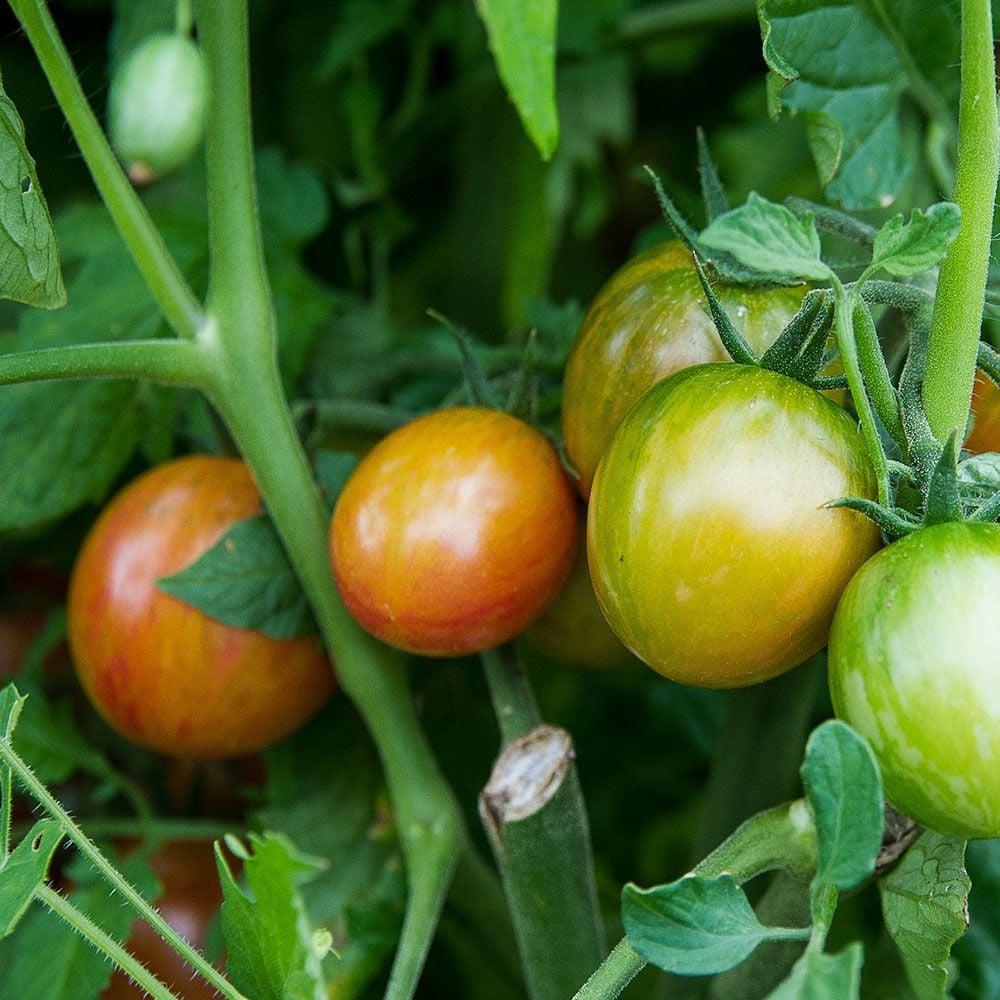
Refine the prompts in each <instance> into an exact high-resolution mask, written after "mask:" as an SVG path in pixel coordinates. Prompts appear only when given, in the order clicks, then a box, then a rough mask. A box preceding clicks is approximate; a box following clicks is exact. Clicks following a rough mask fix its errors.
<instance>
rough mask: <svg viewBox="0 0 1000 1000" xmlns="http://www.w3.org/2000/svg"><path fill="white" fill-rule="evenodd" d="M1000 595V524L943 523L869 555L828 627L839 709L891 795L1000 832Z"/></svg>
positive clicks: (943, 820) (934, 820) (931, 815)
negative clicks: (863, 739)
mask: <svg viewBox="0 0 1000 1000" xmlns="http://www.w3.org/2000/svg"><path fill="white" fill-rule="evenodd" d="M998 595H1000V525H996V524H973V523H956V524H939V525H934V526H932V527H929V528H922V529H920V530H918V531H915V532H914V533H913V534H912V535H907V536H906V537H905V538H902V539H900V540H899V541H898V542H894V543H893V544H892V545H890V546H889V547H888V548H887V549H885V550H884V551H882V552H880V553H879V554H878V555H877V556H875V558H873V559H872V560H871V561H869V562H868V563H866V564H865V566H864V567H863V568H862V569H861V570H860V572H859V573H858V574H857V575H856V576H855V577H854V579H853V580H852V581H851V583H850V585H849V586H848V587H847V589H846V590H845V591H844V596H843V597H842V598H841V601H840V606H839V607H838V608H837V614H836V617H835V618H834V621H833V628H832V630H831V633H830V649H829V670H830V694H831V696H832V699H833V705H834V709H835V711H836V713H837V715H838V716H839V717H840V718H841V719H844V720H845V721H846V722H848V723H849V724H850V725H851V726H853V727H854V728H855V729H856V730H857V731H858V732H859V733H861V734H862V735H863V736H865V737H866V738H867V740H868V742H869V743H871V746H872V749H873V750H874V751H875V756H876V757H877V758H878V761H879V765H880V766H881V769H882V779H883V782H884V784H885V791H886V796H887V797H888V798H889V800H890V801H891V802H892V803H893V804H894V805H895V806H896V807H897V808H899V809H900V810H902V811H903V812H905V813H906V814H907V815H908V816H911V817H912V818H913V819H915V820H917V821H918V822H919V823H922V824H924V825H926V826H929V827H933V828H934V829H935V830H939V831H940V832H942V833H949V834H953V835H955V836H958V837H965V838H978V837H997V836H1000V782H998V780H997V776H998V775H1000V725H998V723H997V720H998V719H1000V597H998Z"/></svg>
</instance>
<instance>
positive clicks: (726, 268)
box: [646, 167, 795, 288]
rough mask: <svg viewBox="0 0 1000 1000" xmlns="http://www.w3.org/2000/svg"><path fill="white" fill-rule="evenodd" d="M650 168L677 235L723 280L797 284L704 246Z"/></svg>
mask: <svg viewBox="0 0 1000 1000" xmlns="http://www.w3.org/2000/svg"><path fill="white" fill-rule="evenodd" d="M646 171H647V173H648V174H649V176H650V177H651V178H652V179H653V187H654V188H655V189H656V197H657V200H658V201H659V203H660V210H661V211H662V212H663V217H664V218H665V219H666V221H667V223H668V225H669V226H670V228H671V229H673V231H674V233H675V235H676V236H677V238H678V239H679V240H680V241H681V242H682V243H683V244H684V245H685V246H686V247H687V248H688V250H690V251H691V253H692V254H693V255H694V256H695V257H700V258H701V259H702V260H710V261H711V262H712V268H713V269H714V270H715V271H716V272H717V273H718V275H719V277H720V278H722V279H723V281H728V282H732V283H733V284H737V285H745V286H747V287H750V288H762V287H773V286H774V285H783V286H787V285H789V284H795V282H790V281H789V279H788V276H787V275H782V274H772V273H770V272H764V271H758V270H755V269H754V268H751V267H747V265H746V264H741V263H740V262H739V261H738V260H736V258H735V257H733V256H732V254H729V253H726V252H725V251H721V250H708V249H707V248H706V247H703V246H702V244H701V242H700V241H699V238H698V233H697V232H696V231H695V230H694V229H693V228H692V226H691V223H689V222H688V221H687V219H685V218H684V216H683V215H682V214H681V212H680V210H679V209H678V208H677V206H676V205H675V204H674V203H673V201H672V200H671V199H670V196H669V195H668V194H667V192H666V190H665V188H664V187H663V183H662V181H661V180H660V178H659V177H657V175H656V174H655V173H654V171H653V170H651V169H650V168H649V167H646Z"/></svg>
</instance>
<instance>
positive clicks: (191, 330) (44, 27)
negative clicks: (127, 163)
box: [10, 0, 204, 338]
mask: <svg viewBox="0 0 1000 1000" xmlns="http://www.w3.org/2000/svg"><path fill="white" fill-rule="evenodd" d="M10 5H11V7H12V8H13V10H14V13H15V14H16V15H17V18H18V20H19V21H20V22H21V26H22V27H23V28H24V31H25V34H27V36H28V39H29V41H30V42H31V45H32V48H33V49H34V50H35V54H36V55H37V57H38V61H39V62H40V63H41V65H42V69H43V71H44V72H45V76H46V77H47V78H48V81H49V85H50V86H51V87H52V93H53V94H55V97H56V100H57V101H58V102H59V107H60V108H62V111H63V114H64V115H65V116H66V121H67V122H68V124H69V127H70V129H71V130H72V132H73V138H74V139H76V142H77V145H78V146H79V147H80V152H81V153H82V154H83V159H84V161H85V162H86V164H87V166H88V168H89V169H90V173H91V176H92V177H93V178H94V183H95V184H96V185H97V190H98V191H99V192H100V193H101V197H102V198H103V199H104V204H105V205H106V206H107V208H108V211H109V212H110V213H111V217H112V219H114V222H115V226H116V227H117V228H118V232H119V233H120V234H121V237H122V239H123V240H124V241H125V243H126V245H127V246H128V248H129V250H130V252H131V253H132V256H133V257H134V258H135V262H136V264H137V265H138V267H139V270H140V271H141V272H142V276H143V278H145V280H146V284H147V285H148V286H149V290H150V291H151V292H152V294H153V298H155V299H156V302H157V304H158V305H159V307H160V309H161V310H162V311H163V315H164V317H166V320H167V322H168V323H169V324H170V326H171V328H172V329H173V330H174V332H175V333H177V335H178V336H181V337H188V338H193V337H194V336H195V335H196V334H197V332H198V330H199V328H200V327H201V324H202V322H203V319H204V316H203V313H202V309H201V305H200V303H199V302H198V300H197V298H195V295H194V292H192V291H191V287H190V285H188V283H187V280H186V279H185V278H184V275H183V274H182V273H181V270H180V268H179V267H178V266H177V263H176V262H175V261H174V259H173V257H171V256H170V251H169V250H167V247H166V244H165V243H164V242H163V237H162V236H161V235H160V233H159V230H158V229H157V228H156V226H155V225H154V224H153V220H152V219H150V217H149V213H148V212H147V211H146V207H145V206H144V205H143V203H142V202H141V201H140V199H139V196H138V195H137V194H136V193H135V190H134V188H133V187H132V185H131V183H130V182H129V179H128V178H127V177H126V176H125V173H124V171H123V170H122V168H121V165H120V164H119V163H118V160H117V159H116V157H115V154H114V153H113V152H112V151H111V147H110V146H109V145H108V140H107V139H106V138H105V136H104V132H103V131H102V129H101V126H100V124H99V123H98V121H97V118H96V116H95V115H94V112H93V109H92V108H91V107H90V104H89V103H88V101H87V98H86V96H85V95H84V93H83V89H82V88H81V86H80V81H79V79H78V78H77V75H76V71H75V70H74V68H73V62H72V60H71V59H70V57H69V53H68V52H67V51H66V46H65V45H64V44H63V41H62V39H61V38H60V37H59V32H58V30H57V29H56V26H55V23H54V22H53V20H52V16H51V15H50V14H49V11H48V8H47V7H46V5H45V3H44V0H10Z"/></svg>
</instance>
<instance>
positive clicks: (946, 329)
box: [923, 0, 1000, 441]
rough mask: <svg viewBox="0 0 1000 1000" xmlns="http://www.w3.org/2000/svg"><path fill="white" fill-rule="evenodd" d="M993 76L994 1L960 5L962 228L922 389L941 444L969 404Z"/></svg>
mask: <svg viewBox="0 0 1000 1000" xmlns="http://www.w3.org/2000/svg"><path fill="white" fill-rule="evenodd" d="M995 72H996V70H995V65H994V55H993V22H992V18H991V13H990V0H962V83H961V95H960V98H959V113H958V162H957V165H956V170H955V193H954V201H955V202H957V204H958V206H959V207H960V208H961V210H962V224H961V228H960V229H959V233H958V237H957V239H956V240H955V242H954V243H952V245H951V247H950V248H949V250H948V255H947V257H945V260H944V263H943V264H942V265H941V274H940V276H939V277H938V286H937V298H936V300H935V303H934V316H933V319H932V321H931V335H930V345H929V349H928V354H927V370H926V373H925V375H924V383H923V402H924V409H925V410H926V412H927V420H928V423H929V424H930V427H931V430H932V431H933V432H934V436H935V437H936V438H937V439H938V440H939V441H944V440H946V439H947V437H948V435H949V434H951V433H952V432H957V433H959V434H960V435H961V433H962V432H963V431H964V429H965V422H966V419H967V418H968V415H969V404H970V402H971V400H972V383H973V380H974V378H975V370H976V348H977V345H978V343H979V335H980V330H981V328H982V319H983V298H984V292H985V288H986V271H987V266H988V264H989V255H990V238H991V235H992V225H993V202H994V198H995V197H996V190H997V169H998V165H1000V135H998V129H997V96H996V76H995Z"/></svg>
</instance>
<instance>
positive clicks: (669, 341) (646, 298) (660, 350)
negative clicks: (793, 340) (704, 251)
mask: <svg viewBox="0 0 1000 1000" xmlns="http://www.w3.org/2000/svg"><path fill="white" fill-rule="evenodd" d="M806 291H807V289H806V288H804V287H798V288H774V289H765V290H761V289H751V288H745V287H735V286H727V285H723V284H718V285H716V286H715V292H716V294H717V295H718V297H719V299H720V301H721V302H722V304H723V306H724V307H725V309H726V312H727V313H728V315H729V317H730V318H731V319H732V320H733V323H734V324H735V325H736V327H737V329H739V330H740V332H741V333H742V334H743V336H744V337H745V338H746V340H747V342H748V343H749V344H750V346H751V347H752V348H754V350H756V351H763V350H764V349H766V348H767V347H769V346H770V344H771V343H772V342H773V341H774V339H775V338H776V337H777V336H778V334H779V333H780V332H781V331H782V330H783V329H784V327H785V326H786V325H787V323H788V321H789V320H790V319H791V318H792V317H793V316H794V315H795V313H796V312H797V311H798V309H799V306H800V305H801V304H802V299H803V298H804V296H805V294H806ZM705 310H706V304H705V297H704V292H703V291H702V288H701V284H700V283H699V281H698V274H697V272H696V271H695V268H694V264H693V262H692V259H691V254H690V252H689V251H688V250H687V249H686V248H685V247H684V246H683V244H681V243H680V242H679V241H676V240H674V241H671V242H669V243H663V244H660V245H659V246H655V247H652V248H651V249H649V250H646V251H644V252H643V253H641V254H639V255H638V256H637V257H635V258H634V259H633V260H631V261H629V262H628V263H627V264H626V265H625V266H624V267H622V268H621V269H620V270H619V271H617V272H616V273H615V274H614V275H612V277H611V279H610V280H609V281H608V282H607V284H605V285H604V287H603V288H602V289H601V291H600V292H599V293H598V295H597V298H596V299H594V301H593V303H592V305H591V306H590V309H589V310H588V311H587V314H586V316H585V317H584V318H583V322H582V323H581V324H580V329H579V332H578V333H577V335H576V340H575V342H574V344H573V350H572V352H571V353H570V356H569V360H568V361H567V364H566V374H565V378H564V380H563V399H562V420H563V437H564V438H565V440H566V453H567V455H568V456H569V458H570V461H571V462H572V463H573V465H574V466H575V467H576V469H577V472H578V473H579V481H578V486H579V488H580V492H581V493H582V494H583V496H584V497H587V496H589V494H590V487H591V483H592V482H593V478H594V472H595V471H596V469H597V464H598V462H599V461H600V459H601V455H603V454H604V449H605V448H606V447H607V444H608V442H609V441H610V439H611V435H612V433H613V432H614V429H615V427H617V426H618V423H619V421H620V420H621V419H622V417H624V416H625V414H626V413H627V412H628V411H629V409H630V408H631V406H632V404H633V403H635V402H636V400H638V398H639V397H640V396H641V395H642V394H643V393H644V392H645V391H646V390H647V389H648V388H649V387H650V386H652V385H654V384H655V383H656V382H659V381H660V379H663V378H666V376H668V375H671V374H672V373H673V372H675V371H680V370H681V369H683V368H688V367H690V366H692V365H699V364H705V363H707V362H713V361H729V355H728V354H727V353H726V350H725V348H724V347H723V346H722V342H721V341H720V340H719V335H718V333H717V332H716V330H715V325H714V323H713V322H712V319H711V317H710V316H709V315H708V313H707V312H706V311H705Z"/></svg>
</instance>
